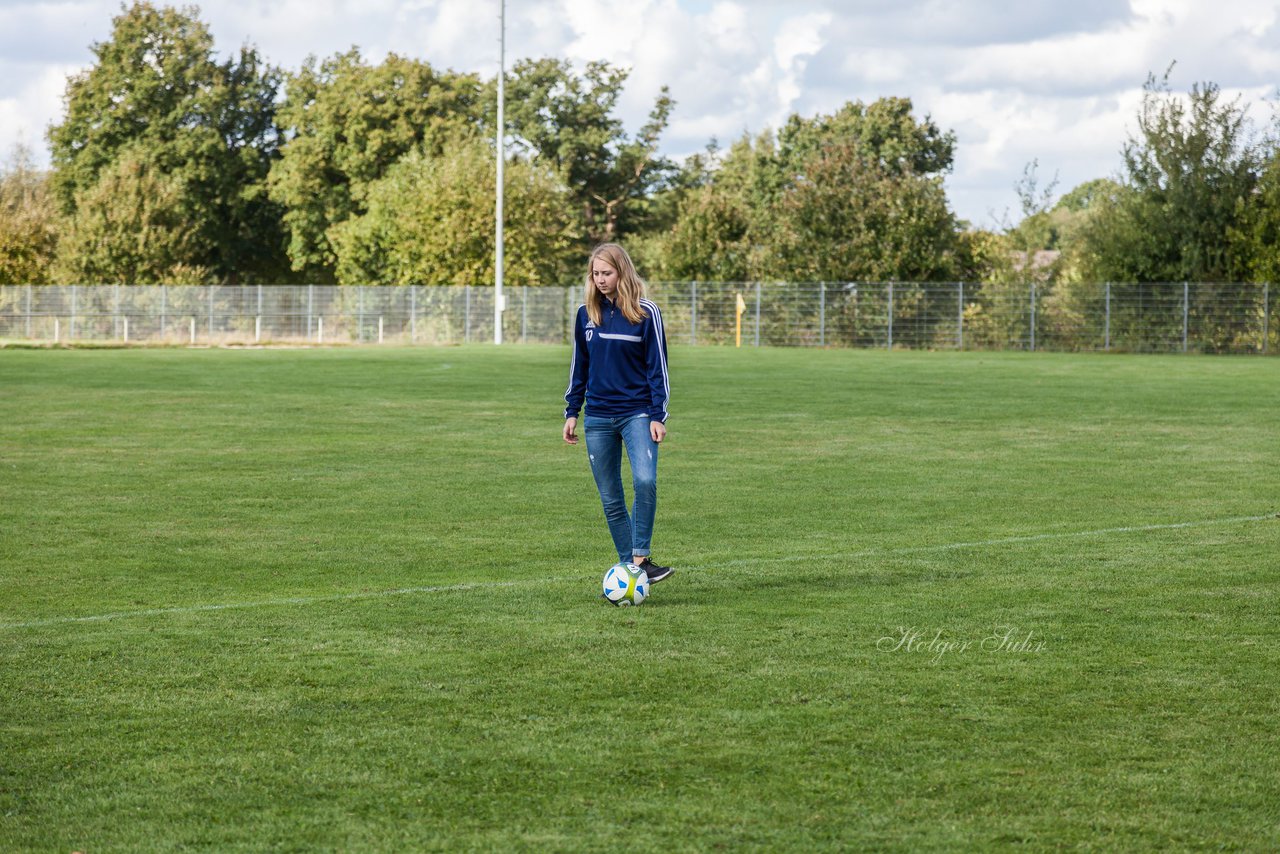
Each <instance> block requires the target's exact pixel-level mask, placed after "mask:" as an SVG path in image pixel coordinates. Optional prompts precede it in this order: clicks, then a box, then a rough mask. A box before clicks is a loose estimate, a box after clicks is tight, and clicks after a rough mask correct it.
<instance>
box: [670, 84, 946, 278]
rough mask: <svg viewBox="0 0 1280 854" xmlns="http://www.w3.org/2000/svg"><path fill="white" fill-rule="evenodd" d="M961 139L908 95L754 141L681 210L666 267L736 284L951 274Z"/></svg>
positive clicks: (796, 120) (795, 120)
mask: <svg viewBox="0 0 1280 854" xmlns="http://www.w3.org/2000/svg"><path fill="white" fill-rule="evenodd" d="M954 144H955V140H954V136H953V135H952V134H950V133H944V132H942V131H941V130H939V129H938V128H937V126H936V125H934V123H933V122H932V121H931V120H929V119H928V118H926V119H924V120H923V121H917V120H915V119H914V118H913V117H912V115H911V102H910V101H908V100H906V99H901V98H890V99H881V100H880V101H876V102H875V103H873V104H870V105H864V104H861V103H851V104H846V105H845V106H844V107H842V108H841V109H840V110H838V111H836V112H835V113H834V114H832V115H829V116H827V115H818V116H815V117H812V118H801V117H799V116H792V117H791V118H790V119H789V120H788V121H787V123H786V125H785V126H784V127H783V129H782V130H781V131H780V132H779V133H778V134H777V135H774V134H772V133H763V134H760V135H759V136H757V137H755V138H750V137H746V136H744V137H743V138H742V139H741V140H739V141H738V142H737V143H735V144H734V145H733V146H732V147H731V148H730V150H729V152H728V153H727V155H726V156H725V157H724V159H723V161H722V162H721V163H720V164H719V166H718V168H716V169H714V170H713V171H712V173H711V176H710V179H709V181H707V182H706V184H705V185H704V186H701V187H698V188H696V189H695V190H693V191H691V192H689V193H688V194H687V196H686V198H685V199H684V201H683V202H682V203H681V206H680V215H679V218H678V220H677V222H676V223H675V225H674V226H673V227H672V228H671V229H670V230H669V232H668V233H667V235H666V237H665V239H664V247H663V248H664V252H663V253H662V254H663V255H664V258H665V263H664V265H663V266H664V269H666V270H669V271H670V273H671V274H672V275H675V276H677V277H680V278H699V279H729V280H732V279H745V278H779V279H797V278H800V279H825V280H853V279H863V280H865V279H879V280H888V279H898V280H912V279H928V280H936V279H939V278H947V277H950V276H952V275H954V273H955V271H956V268H957V263H958V257H957V249H958V244H957V238H956V232H957V223H956V221H955V217H954V215H953V214H952V213H951V211H950V209H949V207H948V205H947V201H946V195H945V192H944V190H943V187H942V176H943V174H944V173H945V172H946V171H947V170H949V169H950V167H951V158H952V153H953V149H954Z"/></svg>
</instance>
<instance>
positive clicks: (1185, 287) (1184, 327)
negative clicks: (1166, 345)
mask: <svg viewBox="0 0 1280 854" xmlns="http://www.w3.org/2000/svg"><path fill="white" fill-rule="evenodd" d="M1190 291H1191V285H1190V284H1189V283H1187V282H1183V283H1182V352H1184V353H1185V352H1187V316H1188V314H1189V313H1190V308H1189V305H1188V303H1189V300H1188V296H1189V295H1190Z"/></svg>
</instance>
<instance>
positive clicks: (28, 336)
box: [27, 285, 31, 338]
mask: <svg viewBox="0 0 1280 854" xmlns="http://www.w3.org/2000/svg"><path fill="white" fill-rule="evenodd" d="M30 337H31V286H30V285H27V338H30Z"/></svg>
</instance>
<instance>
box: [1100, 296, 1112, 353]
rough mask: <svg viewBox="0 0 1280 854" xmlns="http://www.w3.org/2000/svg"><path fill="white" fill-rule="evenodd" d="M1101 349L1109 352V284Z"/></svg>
mask: <svg viewBox="0 0 1280 854" xmlns="http://www.w3.org/2000/svg"><path fill="white" fill-rule="evenodd" d="M1102 349H1103V350H1104V351H1105V352H1108V353H1110V352H1111V283H1110V282H1107V320H1106V326H1105V327H1104V331H1103V339H1102Z"/></svg>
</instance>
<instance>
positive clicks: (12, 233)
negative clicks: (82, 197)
mask: <svg viewBox="0 0 1280 854" xmlns="http://www.w3.org/2000/svg"><path fill="white" fill-rule="evenodd" d="M57 244H58V228H57V214H56V211H55V208H54V204H53V198H52V197H51V196H50V194H49V186H48V177H47V176H46V175H45V174H44V173H42V172H40V171H38V170H36V169H35V167H34V166H33V165H32V162H31V152H30V151H29V150H28V149H27V148H25V147H24V146H17V147H16V148H15V149H14V150H13V153H12V154H11V155H10V157H9V162H8V163H7V164H6V165H5V166H4V168H3V169H0V285H27V284H30V285H38V284H44V283H45V282H47V281H48V277H49V266H50V264H51V263H52V262H53V257H54V251H55V249H56V248H57Z"/></svg>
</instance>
